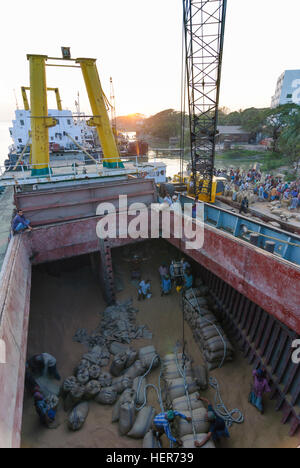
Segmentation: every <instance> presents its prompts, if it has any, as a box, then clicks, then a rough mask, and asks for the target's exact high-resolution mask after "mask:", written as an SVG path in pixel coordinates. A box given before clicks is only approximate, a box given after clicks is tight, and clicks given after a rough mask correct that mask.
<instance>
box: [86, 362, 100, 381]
mask: <svg viewBox="0 0 300 468" xmlns="http://www.w3.org/2000/svg"><path fill="white" fill-rule="evenodd" d="M89 374H90V378H91V379H92V380H97V379H99V377H100V374H101V368H100V367H99V366H97V364H93V365H91V367H90V368H89Z"/></svg>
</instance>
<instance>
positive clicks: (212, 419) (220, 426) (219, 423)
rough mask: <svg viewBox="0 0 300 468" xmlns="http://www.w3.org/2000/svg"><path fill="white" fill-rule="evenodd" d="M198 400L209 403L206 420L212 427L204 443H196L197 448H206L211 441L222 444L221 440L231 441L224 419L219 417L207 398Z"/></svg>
mask: <svg viewBox="0 0 300 468" xmlns="http://www.w3.org/2000/svg"><path fill="white" fill-rule="evenodd" d="M198 400H200V401H203V402H204V403H207V415H206V418H205V419H206V421H208V422H209V423H210V427H209V433H208V434H207V437H205V439H204V440H203V441H202V442H195V447H198V448H201V447H204V445H205V444H207V442H208V441H209V440H211V439H212V440H213V441H214V442H220V440H221V439H229V438H230V435H229V432H228V429H227V427H226V423H225V421H224V419H222V418H221V417H220V416H218V415H217V413H216V412H215V410H214V408H213V406H212V404H211V403H210V402H209V401H208V400H207V399H206V398H202V397H200V396H199V397H198Z"/></svg>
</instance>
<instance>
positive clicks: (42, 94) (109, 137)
mask: <svg viewBox="0 0 300 468" xmlns="http://www.w3.org/2000/svg"><path fill="white" fill-rule="evenodd" d="M64 50H65V49H64ZM64 50H63V58H57V57H56V58H51V57H48V56H46V55H28V56H27V58H28V60H29V68H30V88H29V90H30V109H31V131H32V165H33V169H32V175H33V176H44V175H48V174H49V172H50V169H49V162H50V156H49V131H48V129H49V128H50V127H54V126H55V125H56V124H57V121H56V119H55V118H53V117H49V115H48V103H47V91H50V90H51V91H54V92H55V94H56V99H57V107H58V109H59V110H61V99H60V95H59V90H58V88H47V84H46V66H58V67H71V68H81V71H82V74H83V78H84V82H85V86H86V89H87V93H88V97H89V101H90V105H91V109H92V113H93V117H92V118H91V119H90V120H89V121H88V122H87V123H88V125H90V126H94V127H96V129H97V133H98V136H99V140H100V142H101V146H102V150H103V166H104V167H107V168H123V167H124V165H123V163H122V161H121V159H120V155H119V150H118V147H117V143H116V140H115V137H114V133H113V130H112V127H111V124H110V121H109V116H108V112H107V108H106V101H107V99H106V96H105V94H104V92H103V89H102V86H101V82H100V78H99V74H98V70H97V65H96V59H92V58H78V59H71V57H70V55H69V54H67V55H66V54H65V53H64ZM50 60H55V61H57V60H64V61H68V62H70V61H73V62H75V64H76V65H66V64H65V65H56V64H55V65H52V64H48V61H50ZM78 65H79V66H78ZM27 89H28V88H26V87H22V96H23V100H24V106H25V109H26V110H29V102H28V99H27V95H26V90H27Z"/></svg>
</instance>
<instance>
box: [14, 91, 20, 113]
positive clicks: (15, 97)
mask: <svg viewBox="0 0 300 468" xmlns="http://www.w3.org/2000/svg"><path fill="white" fill-rule="evenodd" d="M14 96H15V100H16V106H17V110H19V104H18V99H17V94H16V90H15V89H14Z"/></svg>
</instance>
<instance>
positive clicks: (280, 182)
mask: <svg viewBox="0 0 300 468" xmlns="http://www.w3.org/2000/svg"><path fill="white" fill-rule="evenodd" d="M217 175H218V176H220V177H226V178H227V180H228V182H227V183H226V184H225V190H224V194H225V195H231V196H232V200H233V201H238V194H239V193H242V194H243V193H245V192H248V193H249V192H250V193H251V194H253V195H254V196H255V197H256V199H257V201H260V202H273V201H278V202H283V203H284V204H285V205H286V207H287V208H288V209H290V210H296V209H297V208H300V178H298V179H296V180H294V181H292V182H287V181H285V180H284V176H283V175H277V176H274V175H271V174H266V175H265V176H263V175H262V173H261V172H260V171H259V170H257V169H250V170H249V171H241V170H240V169H230V170H229V171H226V170H218V171H217Z"/></svg>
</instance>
